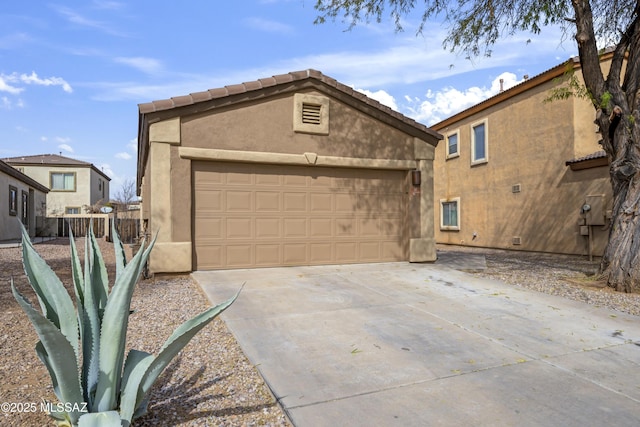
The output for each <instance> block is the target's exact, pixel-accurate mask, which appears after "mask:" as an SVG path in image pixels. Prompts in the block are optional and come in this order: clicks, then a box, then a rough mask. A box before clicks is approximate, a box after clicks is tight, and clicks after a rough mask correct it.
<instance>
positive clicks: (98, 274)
mask: <svg viewBox="0 0 640 427" xmlns="http://www.w3.org/2000/svg"><path fill="white" fill-rule="evenodd" d="M89 243H90V245H91V255H90V256H91V261H90V263H89V265H90V271H89V274H90V275H91V286H92V287H93V290H94V297H95V298H96V301H97V303H98V314H102V313H103V311H104V308H105V307H106V305H107V295H109V276H108V275H107V267H106V265H105V264H104V258H103V257H102V253H101V252H100V247H99V246H98V241H97V240H96V235H95V234H94V232H93V220H91V222H90V226H89ZM85 268H86V267H85ZM100 319H102V315H100Z"/></svg>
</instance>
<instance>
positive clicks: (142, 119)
mask: <svg viewBox="0 0 640 427" xmlns="http://www.w3.org/2000/svg"><path fill="white" fill-rule="evenodd" d="M305 88H312V89H316V90H319V91H321V92H324V93H327V94H329V95H333V96H335V97H339V99H340V100H341V101H343V102H346V103H347V104H348V105H350V106H351V107H353V108H355V109H358V110H360V111H362V112H364V113H367V114H374V115H375V117H376V118H378V119H380V120H382V121H384V122H385V123H387V124H389V125H391V126H394V127H396V128H398V129H400V130H402V131H404V132H405V133H408V134H409V135H412V136H415V137H418V138H421V139H423V140H428V141H432V140H435V141H436V143H437V141H439V140H441V139H442V135H440V134H439V133H438V132H436V131H434V130H433V129H431V128H429V127H427V126H426V125H423V124H422V123H418V122H416V121H415V120H413V119H411V118H409V117H406V116H404V115H403V114H401V113H399V112H397V111H394V110H393V109H391V108H389V107H387V106H386V105H383V104H381V103H380V102H378V101H376V100H374V99H371V98H369V97H368V96H366V95H364V94H363V93H361V92H358V91H356V90H354V89H353V88H352V87H349V86H347V85H345V84H342V83H340V82H338V81H337V80H335V79H333V78H331V77H329V76H326V75H324V74H322V73H321V72H320V71H317V70H313V69H308V70H303V71H294V72H290V73H288V74H278V75H275V76H272V77H268V78H262V79H258V80H255V81H251V82H245V83H240V84H235V85H230V86H225V87H221V88H216V89H209V90H207V91H204V92H195V93H191V94H189V95H184V96H176V97H173V98H170V99H163V100H158V101H152V102H147V103H143V104H139V105H138V108H139V121H138V174H140V170H141V165H144V164H145V162H146V155H147V147H146V145H147V144H146V143H147V142H148V141H146V139H147V138H148V128H149V124H150V123H152V122H155V121H159V120H166V119H169V118H173V117H177V116H180V115H181V112H182V111H184V110H185V109H188V111H185V112H184V114H193V113H198V112H203V111H211V110H212V109H215V108H217V107H222V106H224V107H228V106H230V105H235V104H239V103H243V102H247V101H252V100H258V99H264V98H267V97H269V96H272V95H277V94H283V93H289V92H295V91H298V90H300V89H305ZM149 116H153V118H152V119H150V118H149ZM433 145H435V144H433ZM138 178H140V177H138ZM138 182H140V181H138Z"/></svg>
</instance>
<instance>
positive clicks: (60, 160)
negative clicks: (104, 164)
mask: <svg viewBox="0 0 640 427" xmlns="http://www.w3.org/2000/svg"><path fill="white" fill-rule="evenodd" d="M3 160H4V161H5V162H6V163H9V164H11V165H24V166H68V167H76V168H77V167H80V168H91V169H93V170H94V171H96V172H97V173H98V174H100V175H102V176H103V177H104V178H105V179H106V180H108V181H111V178H109V177H108V176H107V175H106V174H105V173H104V172H102V171H101V170H100V169H98V168H97V167H95V166H94V165H93V164H92V163H89V162H83V161H82V160H76V159H72V158H69V157H64V156H61V155H58V154H37V155H34V156H19V157H8V158H5V159H3Z"/></svg>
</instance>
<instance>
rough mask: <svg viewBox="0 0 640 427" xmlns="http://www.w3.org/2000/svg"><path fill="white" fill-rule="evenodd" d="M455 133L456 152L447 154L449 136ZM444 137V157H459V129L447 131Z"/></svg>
mask: <svg viewBox="0 0 640 427" xmlns="http://www.w3.org/2000/svg"><path fill="white" fill-rule="evenodd" d="M452 135H455V136H456V137H457V138H458V144H457V147H456V152H455V153H452V154H449V137H450V136H452ZM445 138H446V142H447V143H446V145H445V148H444V149H445V158H447V159H454V158H456V157H460V129H456V130H455V131H453V132H448V133H447V136H446V137H445Z"/></svg>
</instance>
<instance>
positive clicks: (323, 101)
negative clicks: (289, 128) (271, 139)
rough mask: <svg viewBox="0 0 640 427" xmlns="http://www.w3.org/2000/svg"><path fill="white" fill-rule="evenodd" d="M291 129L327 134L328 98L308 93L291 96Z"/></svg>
mask: <svg viewBox="0 0 640 427" xmlns="http://www.w3.org/2000/svg"><path fill="white" fill-rule="evenodd" d="M293 131H294V132H302V133H311V134H316V135H328V134H329V98H327V97H325V96H320V95H312V94H309V93H296V94H294V96H293Z"/></svg>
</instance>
